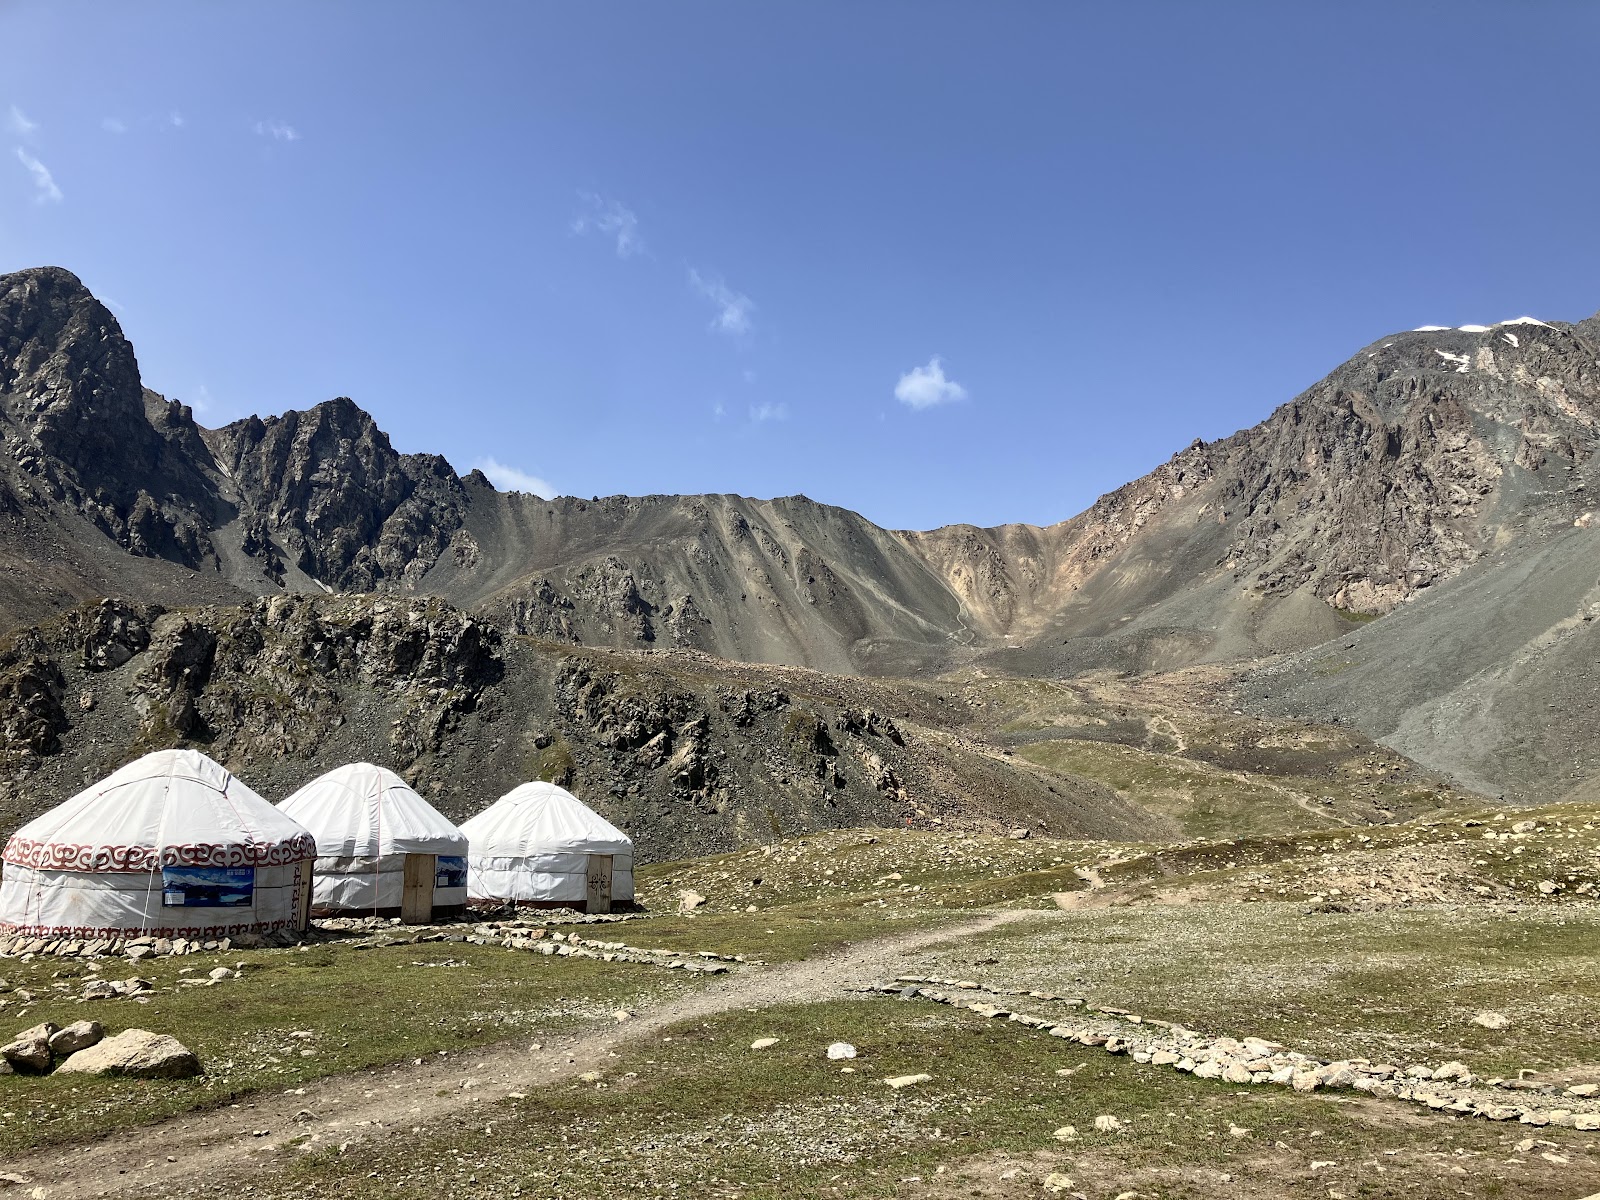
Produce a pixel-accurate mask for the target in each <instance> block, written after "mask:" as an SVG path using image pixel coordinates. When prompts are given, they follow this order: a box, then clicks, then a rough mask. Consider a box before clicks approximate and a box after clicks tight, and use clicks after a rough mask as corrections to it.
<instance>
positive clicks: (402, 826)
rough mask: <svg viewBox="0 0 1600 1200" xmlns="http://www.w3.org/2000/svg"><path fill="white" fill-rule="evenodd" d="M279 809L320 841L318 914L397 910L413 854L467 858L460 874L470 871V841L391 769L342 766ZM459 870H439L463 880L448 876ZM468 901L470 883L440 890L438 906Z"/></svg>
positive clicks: (444, 865) (436, 890)
mask: <svg viewBox="0 0 1600 1200" xmlns="http://www.w3.org/2000/svg"><path fill="white" fill-rule="evenodd" d="M278 807H279V809H281V810H282V811H283V812H285V813H288V814H289V816H291V817H293V818H294V819H295V820H296V821H298V822H299V823H300V824H302V825H304V826H305V827H306V828H307V829H309V830H310V831H311V834H312V836H313V837H315V838H316V839H317V862H316V867H315V871H316V875H315V883H314V887H313V893H312V903H313V906H314V907H315V908H317V909H318V910H319V911H325V910H328V909H351V910H356V911H371V910H374V909H389V908H399V907H400V901H401V896H402V893H403V892H404V890H405V856H406V855H408V854H433V855H437V856H438V857H439V858H442V859H461V860H462V863H461V867H462V868H464V867H465V865H466V864H465V859H466V854H467V835H466V834H464V833H462V832H461V830H459V829H457V828H456V826H455V825H454V824H452V823H451V821H450V819H449V818H448V817H446V816H445V815H444V814H443V813H441V812H440V811H439V810H438V809H436V808H434V807H433V805H431V804H429V803H428V802H427V801H426V800H424V799H423V798H422V797H421V796H419V795H417V793H416V792H415V791H414V790H412V788H411V786H410V785H409V784H407V783H406V781H405V780H404V779H401V778H400V776H398V775H396V774H395V773H394V772H393V771H390V770H388V769H387V768H385V767H378V766H374V765H373V764H371V763H350V764H349V765H348V766H343V767H338V768H336V769H334V770H332V771H329V772H328V773H327V774H326V775H322V776H319V777H318V778H316V779H313V780H312V781H311V782H310V783H308V784H306V785H305V787H303V788H301V789H300V790H299V791H297V792H295V793H294V795H292V796H290V797H289V798H288V799H287V800H285V801H284V802H283V803H282V804H280V805H278ZM453 865H454V864H447V863H440V864H438V869H439V870H440V871H443V872H446V873H447V874H448V875H449V877H451V878H457V877H460V873H459V872H456V871H449V867H450V866H453ZM440 877H441V876H439V875H436V876H435V878H436V879H437V878H440ZM466 902H467V887H466V880H465V879H464V878H462V879H461V883H460V884H459V885H458V886H445V887H440V886H438V884H437V883H436V884H435V886H434V890H433V903H434V906H435V907H449V906H451V905H461V904H465V903H466Z"/></svg>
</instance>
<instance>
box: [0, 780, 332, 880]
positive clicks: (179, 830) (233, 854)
mask: <svg viewBox="0 0 1600 1200" xmlns="http://www.w3.org/2000/svg"><path fill="white" fill-rule="evenodd" d="M315 853H316V843H315V841H314V839H313V838H312V837H311V835H310V834H309V833H307V832H306V830H305V829H304V828H303V827H302V826H301V825H300V824H299V823H298V822H296V821H295V820H294V819H293V818H292V817H290V816H288V815H287V814H286V813H282V812H280V811H278V810H277V809H276V808H274V807H272V805H270V804H268V803H267V802H266V801H265V800H263V799H262V798H261V797H260V796H258V795H256V793H255V792H253V791H251V790H250V789H249V788H248V787H246V786H245V785H244V784H243V783H241V782H240V781H239V780H238V779H236V778H234V776H233V775H231V774H229V772H228V771H227V769H226V768H224V767H222V766H221V765H220V764H218V763H215V762H213V761H212V760H211V759H209V758H207V757H206V756H205V755H204V754H201V753H200V752H199V751H198V750H157V751H156V752H155V753H153V754H146V755H145V756H144V757H143V758H140V759H137V760H135V761H134V762H131V763H129V764H128V765H127V766H125V767H122V768H121V769H120V770H117V771H114V772H112V773H111V774H110V775H108V776H106V778H104V779H102V780H101V781H100V782H99V783H96V784H92V785H90V786H89V787H87V788H85V789H84V790H83V791H81V792H79V793H78V794H77V795H76V796H74V797H72V799H70V800H68V801H66V802H65V803H63V804H60V805H58V806H57V807H55V808H53V809H51V810H50V811H49V812H47V813H45V814H44V815H43V816H40V817H36V818H34V819H33V820H32V821H29V822H28V823H27V824H26V825H24V826H23V827H22V828H21V829H19V830H17V832H16V833H14V834H13V835H12V836H11V840H10V841H8V842H7V843H6V849H5V861H6V862H8V863H12V864H15V865H17V866H28V867H34V868H37V869H43V870H61V871H148V870H152V869H154V868H155V867H157V866H214V867H235V866H269V865H274V864H278V863H291V862H298V861H299V860H301V859H304V858H310V857H312V856H313V855H314V854H315Z"/></svg>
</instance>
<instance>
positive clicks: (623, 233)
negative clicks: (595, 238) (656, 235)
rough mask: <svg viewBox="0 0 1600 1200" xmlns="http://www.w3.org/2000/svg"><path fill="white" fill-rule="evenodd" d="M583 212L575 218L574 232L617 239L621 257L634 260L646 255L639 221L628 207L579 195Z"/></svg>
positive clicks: (602, 199)
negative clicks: (639, 255)
mask: <svg viewBox="0 0 1600 1200" xmlns="http://www.w3.org/2000/svg"><path fill="white" fill-rule="evenodd" d="M578 199H580V200H581V201H583V211H582V212H581V213H579V214H578V215H577V216H576V217H574V218H572V225H571V229H572V232H573V233H576V234H579V235H582V234H586V233H598V234H600V235H602V236H603V237H609V238H615V239H616V243H617V257H618V258H632V257H633V256H634V255H635V254H643V253H644V240H643V239H642V238H640V236H639V218H638V216H637V214H635V213H634V211H633V210H632V209H631V208H629V207H628V206H627V205H625V204H622V203H621V202H619V201H616V200H612V199H609V198H608V197H605V196H600V195H597V194H595V193H594V192H579V193H578Z"/></svg>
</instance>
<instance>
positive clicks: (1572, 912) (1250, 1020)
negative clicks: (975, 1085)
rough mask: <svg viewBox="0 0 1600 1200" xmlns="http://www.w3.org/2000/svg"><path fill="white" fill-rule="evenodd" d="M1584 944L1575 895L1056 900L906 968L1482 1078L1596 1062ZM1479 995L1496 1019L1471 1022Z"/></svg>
mask: <svg viewBox="0 0 1600 1200" xmlns="http://www.w3.org/2000/svg"><path fill="white" fill-rule="evenodd" d="M1597 944H1600V908H1596V907H1593V906H1585V907H1583V908H1578V907H1576V906H1564V907H1551V908H1544V909H1527V910H1524V911H1522V912H1520V913H1518V914H1517V915H1516V918H1515V919H1514V920H1508V919H1507V917H1506V914H1505V913H1503V912H1500V911H1496V910H1492V909H1488V908H1484V907H1454V906H1425V907H1402V908H1390V909H1385V910H1380V911H1374V912H1355V913H1312V914H1308V913H1307V911H1306V908H1305V906H1304V905H1298V904H1295V905H1291V904H1280V903H1263V904H1250V905H1240V904H1233V903H1199V904H1189V905H1181V906H1141V907H1132V908H1105V909H1085V910H1081V911H1076V912H1071V913H1062V914H1059V915H1057V916H1054V917H1053V918H1052V919H1051V920H1050V921H1049V922H1047V923H1045V924H1042V925H1041V924H1038V923H1034V924H1030V925H1026V926H1021V927H1018V926H1012V927H1008V928H1005V929H1001V930H997V931H996V932H994V933H991V934H988V935H985V936H984V937H983V938H981V939H977V940H972V941H968V942H958V943H950V944H947V945H945V946H941V947H938V948H936V949H933V950H928V951H924V952H922V953H921V954H919V955H918V956H917V961H918V963H919V964H920V965H919V966H918V967H916V968H914V970H922V969H924V968H925V969H926V970H927V971H928V972H929V973H932V974H938V975H947V976H950V975H959V976H960V977H962V978H966V979H973V980H976V981H979V982H989V983H992V984H994V985H996V986H1005V987H1022V988H1030V989H1036V990H1042V991H1052V992H1056V993H1060V994H1067V995H1078V996H1082V997H1084V998H1085V999H1087V1000H1088V1001H1089V1002H1090V1003H1091V1004H1098V1005H1110V1006H1115V1007H1119V1008H1127V1009H1131V1010H1132V1011H1134V1012H1137V1013H1140V1014H1142V1015H1147V1016H1151V1017H1159V1018H1163V1019H1166V1020H1171V1021H1177V1022H1179V1023H1181V1024H1184V1025H1188V1026H1190V1027H1191V1028H1197V1029H1199V1030H1201V1031H1202V1032H1210V1033H1216V1034H1231V1035H1233V1036H1236V1037H1243V1036H1248V1035H1255V1036H1259V1037H1265V1038H1268V1039H1271V1040H1274V1041H1281V1042H1283V1043H1284V1044H1286V1045H1289V1046H1292V1047H1294V1048H1296V1049H1299V1050H1302V1051H1304V1052H1306V1053H1309V1054H1313V1055H1316V1056H1317V1057H1320V1058H1325V1059H1335V1058H1341V1057H1358V1056H1364V1057H1367V1058H1370V1059H1372V1060H1374V1061H1379V1062H1390V1063H1394V1064H1396V1065H1402V1066H1404V1065H1408V1064H1410V1063H1414V1062H1425V1063H1432V1064H1437V1063H1439V1062H1443V1061H1446V1060H1450V1059H1460V1060H1461V1061H1464V1062H1466V1063H1467V1064H1468V1065H1469V1066H1470V1067H1472V1069H1473V1070H1474V1071H1475V1072H1477V1073H1478V1074H1480V1075H1484V1076H1493V1075H1514V1074H1515V1073H1516V1071H1517V1069H1518V1068H1529V1069H1537V1070H1545V1071H1555V1070H1566V1069H1570V1068H1574V1067H1576V1068H1578V1070H1579V1073H1580V1074H1582V1075H1583V1076H1584V1077H1585V1078H1587V1076H1588V1075H1589V1074H1591V1073H1600V1026H1597V1025H1596V1024H1595V1022H1594V1020H1593V1013H1594V1011H1595V1006H1596V1004H1597V1002H1600V959H1597V958H1596V957H1595V955H1594V947H1595V946H1596V945H1597ZM1030 1003H1035V1002H1030ZM1039 1007H1040V1015H1041V1016H1043V1015H1050V1013H1051V1007H1050V1006H1049V1005H1048V1004H1040V1006H1039ZM1485 1010H1493V1011H1497V1012H1500V1013H1502V1014H1504V1015H1505V1016H1507V1017H1509V1018H1510V1019H1511V1024H1510V1025H1509V1026H1508V1027H1506V1028H1504V1029H1501V1030H1490V1029H1486V1028H1483V1027H1482V1026H1479V1025H1476V1024H1474V1023H1473V1017H1474V1016H1476V1015H1477V1014H1478V1013H1479V1012H1482V1011H1485Z"/></svg>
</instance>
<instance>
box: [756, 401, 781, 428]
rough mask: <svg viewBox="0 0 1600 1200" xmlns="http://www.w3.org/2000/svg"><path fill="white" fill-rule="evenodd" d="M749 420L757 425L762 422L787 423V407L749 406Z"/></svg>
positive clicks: (776, 405) (772, 405)
mask: <svg viewBox="0 0 1600 1200" xmlns="http://www.w3.org/2000/svg"><path fill="white" fill-rule="evenodd" d="M750 419H751V420H752V421H754V422H756V423H757V424H760V423H761V422H762V421H787V420H788V419H789V406H788V405H787V404H770V403H768V404H752V405H751V406H750Z"/></svg>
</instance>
